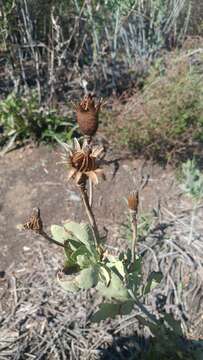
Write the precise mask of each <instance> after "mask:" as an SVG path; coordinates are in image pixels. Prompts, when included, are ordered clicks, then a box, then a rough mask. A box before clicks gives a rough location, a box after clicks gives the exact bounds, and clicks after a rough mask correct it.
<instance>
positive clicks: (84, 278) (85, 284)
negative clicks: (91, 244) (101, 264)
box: [75, 266, 98, 289]
mask: <svg viewBox="0 0 203 360" xmlns="http://www.w3.org/2000/svg"><path fill="white" fill-rule="evenodd" d="M97 282H98V267H97V266H91V267H89V268H87V269H83V270H81V271H80V274H79V275H78V276H77V277H76V279H75V283H76V284H77V286H78V287H79V288H80V289H90V288H92V287H94V286H95V285H96V284H97Z"/></svg>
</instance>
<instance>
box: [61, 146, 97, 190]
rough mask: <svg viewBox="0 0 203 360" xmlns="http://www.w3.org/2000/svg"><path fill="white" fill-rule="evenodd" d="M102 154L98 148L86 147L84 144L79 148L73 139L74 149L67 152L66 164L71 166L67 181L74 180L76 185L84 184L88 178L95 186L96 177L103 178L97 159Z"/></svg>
mask: <svg viewBox="0 0 203 360" xmlns="http://www.w3.org/2000/svg"><path fill="white" fill-rule="evenodd" d="M102 152H103V148H102V147H99V146H92V145H88V144H87V143H86V142H84V144H83V146H82V147H81V146H80V144H79V142H78V141H77V140H76V139H74V148H73V149H71V151H69V158H68V163H69V164H70V166H71V169H70V171H69V175H68V179H71V178H74V179H75V181H76V183H77V184H80V183H81V180H82V182H85V180H86V179H87V178H88V177H89V178H90V179H91V180H92V181H93V182H94V183H95V184H98V177H97V176H98V175H102V176H103V177H104V173H103V170H102V169H100V168H99V161H98V157H99V156H100V155H101V153H102Z"/></svg>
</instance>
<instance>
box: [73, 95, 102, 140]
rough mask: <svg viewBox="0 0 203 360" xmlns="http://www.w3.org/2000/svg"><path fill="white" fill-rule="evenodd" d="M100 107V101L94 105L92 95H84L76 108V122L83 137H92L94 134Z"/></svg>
mask: <svg viewBox="0 0 203 360" xmlns="http://www.w3.org/2000/svg"><path fill="white" fill-rule="evenodd" d="M100 107H101V100H99V102H98V103H97V104H95V101H94V95H92V94H88V95H85V96H84V98H83V100H82V101H81V102H80V104H79V105H78V106H77V107H76V116H77V122H78V125H79V127H80V130H81V132H82V133H83V135H87V136H93V135H94V134H95V133H96V131H97V129H98V120H99V110H100Z"/></svg>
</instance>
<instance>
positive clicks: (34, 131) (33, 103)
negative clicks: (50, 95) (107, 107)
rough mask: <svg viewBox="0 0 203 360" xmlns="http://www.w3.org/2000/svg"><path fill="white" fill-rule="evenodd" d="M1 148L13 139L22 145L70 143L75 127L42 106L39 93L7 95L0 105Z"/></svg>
mask: <svg viewBox="0 0 203 360" xmlns="http://www.w3.org/2000/svg"><path fill="white" fill-rule="evenodd" d="M0 124H1V127H2V134H1V138H0V145H1V146H3V145H4V144H5V143H6V142H7V141H9V140H11V139H14V140H15V141H18V142H20V143H23V142H24V141H25V140H27V139H32V140H34V141H38V142H39V141H43V142H54V141H68V140H69V139H70V138H71V136H72V133H73V131H74V130H75V126H74V123H73V121H68V119H67V118H66V117H65V116H61V115H58V114H57V112H56V110H54V109H48V108H45V107H43V106H40V105H39V103H38V97H37V94H36V92H31V93H30V94H29V95H28V96H25V95H22V96H20V95H16V94H14V93H12V94H10V95H8V97H7V98H6V99H5V100H2V101H1V102H0Z"/></svg>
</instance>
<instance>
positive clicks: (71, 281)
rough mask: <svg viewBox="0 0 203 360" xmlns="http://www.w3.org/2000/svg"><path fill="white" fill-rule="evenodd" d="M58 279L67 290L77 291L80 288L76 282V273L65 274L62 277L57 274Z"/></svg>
mask: <svg viewBox="0 0 203 360" xmlns="http://www.w3.org/2000/svg"><path fill="white" fill-rule="evenodd" d="M57 281H58V283H59V285H60V286H61V287H62V289H63V290H65V291H70V292H77V291H79V290H80V288H79V286H78V285H77V283H76V282H75V275H63V276H62V277H61V276H59V275H57Z"/></svg>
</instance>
